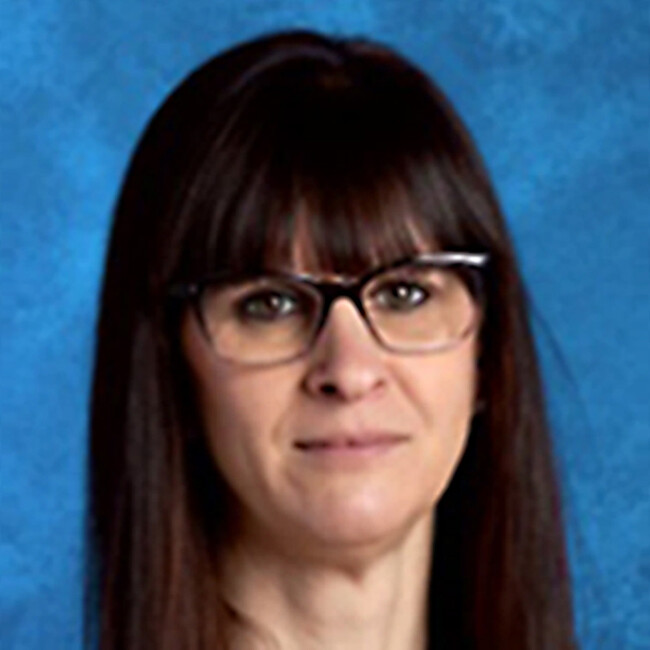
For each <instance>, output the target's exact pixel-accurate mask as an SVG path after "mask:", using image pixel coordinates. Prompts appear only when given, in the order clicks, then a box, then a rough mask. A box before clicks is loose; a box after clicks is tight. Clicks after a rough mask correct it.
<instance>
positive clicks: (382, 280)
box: [201, 264, 478, 363]
mask: <svg viewBox="0 0 650 650" xmlns="http://www.w3.org/2000/svg"><path fill="white" fill-rule="evenodd" d="M465 271H466V269H465ZM361 299H362V302H363V305H364V307H365V310H366V313H367V315H368V320H369V321H370V325H371V327H372V329H373V330H374V332H375V335H376V336H377V337H378V338H379V339H380V340H381V342H382V343H383V344H384V345H385V346H386V347H388V348H390V349H393V350H395V351H404V352H407V351H418V350H422V351H425V350H431V349H438V348H443V347H446V346H449V345H452V344H454V343H456V342H458V341H460V340H461V339H462V338H463V337H464V336H466V335H467V334H468V333H469V331H470V330H471V328H472V326H473V325H474V323H475V320H476V316H477V311H478V309H477V304H476V301H475V299H474V297H473V295H472V292H471V291H470V289H469V288H468V286H467V284H466V279H464V277H463V269H461V268H459V267H454V266H452V267H449V266H446V267H441V266H436V265H434V264H428V265H421V264H419V265H404V266H401V267H398V268H396V269H392V270H388V271H385V272H384V273H382V274H380V275H377V276H375V277H374V278H373V279H372V280H371V281H370V282H368V283H367V284H366V285H365V286H364V288H363V290H362V294H361ZM322 304H323V300H322V297H321V294H320V292H319V291H318V290H317V289H315V288H314V287H312V286H310V285H309V284H307V283H303V282H299V281H294V280H290V279H285V278H278V277H274V276H260V277H257V278H253V279H245V280H238V281H230V282H227V283H220V284H213V285H210V286H209V287H207V288H206V289H205V290H204V292H203V296H202V300H201V315H202V320H203V323H204V325H205V327H206V329H207V333H208V336H209V338H210V340H211V342H212V344H213V346H214V348H215V351H216V352H217V354H219V355H221V356H223V357H226V358H230V359H234V360H238V361H242V362H251V363H264V362H272V361H279V360H282V359H288V358H291V357H293V356H297V355H299V354H300V353H302V352H304V351H305V350H306V349H307V348H308V347H309V346H310V344H311V343H312V341H313V338H314V335H315V333H316V328H317V326H318V323H319V322H320V318H321V310H322Z"/></svg>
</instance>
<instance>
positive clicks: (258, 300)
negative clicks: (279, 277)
mask: <svg viewBox="0 0 650 650" xmlns="http://www.w3.org/2000/svg"><path fill="white" fill-rule="evenodd" d="M298 304H299V300H298V298H297V297H296V296H294V295H292V294H290V293H288V292H282V291H278V290H266V291H257V292H256V293H253V294H250V295H248V296H245V297H244V298H241V299H240V300H239V301H238V303H237V309H236V311H237V313H238V314H239V315H240V316H241V317H242V318H244V319H249V320H262V321H272V320H277V319H278V318H281V317H284V316H287V315H291V313H293V311H295V308H296V306H297V305H298Z"/></svg>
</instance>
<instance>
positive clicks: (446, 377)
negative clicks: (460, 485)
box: [415, 346, 478, 498]
mask: <svg viewBox="0 0 650 650" xmlns="http://www.w3.org/2000/svg"><path fill="white" fill-rule="evenodd" d="M477 381H478V372H477V370H476V362H475V356H474V355H473V353H472V347H471V346H468V347H467V348H465V347H463V348H459V349H457V350H454V351H453V353H449V354H447V355H445V354H443V355H440V357H438V358H437V359H432V360H431V363H424V364H422V366H421V367H420V368H419V369H418V380H417V381H416V382H415V385H417V386H418V387H419V388H418V389H417V403H418V405H419V409H420V413H421V417H422V425H423V436H422V444H423V446H424V447H425V449H424V450H423V453H422V456H421V463H422V465H421V471H422V472H423V473H425V474H426V475H427V476H429V477H430V481H431V483H430V489H431V490H433V492H434V493H435V494H436V498H437V497H439V496H441V494H442V492H443V491H444V488H445V487H446V485H447V484H448V482H449V481H450V480H451V478H452V476H453V473H454V470H455V468H456V466H457V465H458V463H459V462H460V459H461V457H462V454H463V451H464V449H465V445H466V443H467V438H468V434H469V428H470V423H471V418H472V414H473V409H474V397H475V392H476V386H477Z"/></svg>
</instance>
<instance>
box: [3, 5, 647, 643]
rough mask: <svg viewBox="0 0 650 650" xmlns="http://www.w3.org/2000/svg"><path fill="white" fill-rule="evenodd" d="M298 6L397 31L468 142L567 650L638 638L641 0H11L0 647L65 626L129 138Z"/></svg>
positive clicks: (76, 571) (376, 32)
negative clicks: (493, 196)
mask: <svg viewBox="0 0 650 650" xmlns="http://www.w3.org/2000/svg"><path fill="white" fill-rule="evenodd" d="M296 27H306V28H315V29H319V30H323V31H326V32H328V33H334V34H341V35H346V36H350V35H361V36H368V37H370V38H374V39H377V40H380V41H383V42H385V43H387V44H389V45H392V46H394V47H395V48H396V49H398V50H399V51H400V52H402V53H403V54H405V55H406V56H407V57H410V58H411V59H413V60H414V61H415V62H416V63H417V64H419V65H420V66H421V67H423V68H424V69H425V70H426V71H427V72H428V73H430V74H431V75H432V76H433V78H434V79H435V80H436V81H437V82H438V83H439V84H440V85H441V87H442V88H443V89H444V90H445V91H446V93H447V94H448V95H449V97H450V98H451V100H452V102H453V103H454V104H455V106H456V107H457V108H458V110H459V112H460V114H461V115H462V116H463V117H464V119H465V121H466V123H467V124H468V126H469V128H470V130H471V132H472V133H473V135H474V136H475V138H476V141H477V143H478V145H479V148H480V149H481V151H482V152H483V154H484V157H485V159H486V162H487V166H488V168H489V169H490V171H491V173H492V176H493V179H494V182H495V185H496V188H497V190H498V192H499V195H500V198H501V200H502V204H503V207H504V210H505V213H506V216H507V219H508V223H509V225H510V228H511V231H512V234H513V237H514V240H515V245H516V249H517V253H518V255H519V259H520V263H521V267H522V272H523V275H524V279H525V282H526V283H527V286H528V288H529V291H530V294H531V297H532V300H533V313H532V321H533V327H534V330H535V334H536V337H537V338H536V340H537V344H538V348H539V352H540V355H541V360H542V367H543V371H544V379H545V384H546V389H547V395H548V401H549V405H550V411H551V416H552V423H553V434H554V440H555V445H556V450H557V455H558V463H559V467H560V476H561V480H562V490H563V498H564V503H565V508H566V513H567V519H568V522H567V525H568V540H569V551H570V559H571V567H570V568H571V572H572V576H573V580H574V584H575V594H574V602H575V608H576V618H577V628H578V636H579V640H580V643H581V647H582V648H584V650H597V649H598V650H600V649H603V650H648V648H650V481H649V480H648V476H649V474H650V435H649V434H650V424H649V422H650V407H649V401H650V399H649V398H650V394H649V386H650V371H649V370H648V366H649V363H648V362H649V360H650V357H649V354H648V353H649V348H650V344H649V339H648V329H649V326H650V307H649V303H650V301H649V299H648V296H649V295H650V253H649V251H650V228H649V221H648V220H649V214H648V199H649V198H650V197H649V196H648V194H649V192H648V188H649V187H650V174H649V163H648V160H649V151H648V132H649V131H648V127H649V124H648V106H649V105H650V91H649V81H648V80H649V78H650V12H649V11H648V5H647V2H646V1H645V0H598V1H597V2H593V1H590V0H527V1H525V2H524V1H523V0H496V1H494V2H485V1H483V0H455V1H454V2H445V1H442V0H440V1H437V0H328V1H327V2H325V1H322V2H315V1H311V2H308V1H307V0H266V1H260V0H237V1H235V0H193V1H192V2H185V1H184V0H157V1H156V2H153V1H151V2H138V1H133V0H110V2H109V1H108V0H93V2H89V1H85V2H83V1H82V2H79V1H78V0H77V1H73V0H40V2H38V3H33V2H25V1H24V0H5V1H4V2H2V4H1V6H0V137H1V140H0V142H1V144H2V149H1V153H2V155H1V156H0V187H1V194H0V395H1V396H2V398H1V400H2V403H1V408H0V439H1V448H0V647H1V648H3V650H42V649H43V648H47V649H48V650H72V649H74V648H79V647H80V646H81V620H82V619H81V602H82V584H83V564H82V560H83V540H82V522H83V512H84V505H85V490H86V485H85V480H86V477H85V459H86V448H87V417H88V400H89V386H90V379H91V359H92V352H93V345H94V339H93V337H94V324H95V319H96V314H97V304H98V290H99V286H100V279H101V272H102V265H103V258H104V253H105V246H106V243H107V234H108V228H109V220H110V214H111V210H112V208H113V204H114V201H115V198H116V195H117V192H118V188H119V185H120V181H121V178H122V176H123V174H124V172H125V168H126V165H127V161H128V157H129V155H130V153H131V151H132V149H133V147H134V144H135V141H136V138H137V137H138V135H139V134H140V133H141V131H142V129H143V127H144V125H145V123H146V122H147V120H148V119H149V117H150V116H151V114H152V112H153V111H154V110H155V109H156V107H157V106H158V105H159V104H160V103H161V101H162V100H163V98H164V97H165V96H166V95H167V93H169V92H170V90H171V89H172V88H173V87H174V86H175V85H176V84H177V83H178V82H179V81H180V80H181V79H182V78H183V77H184V76H185V75H186V74H187V73H188V72H189V71H190V70H192V69H193V68H195V67H196V66H197V65H198V64H200V63H201V62H203V61H204V60H205V59H206V58H207V57H209V56H211V55H213V54H215V53H216V52H218V51H220V50H222V49H224V48H226V47H228V46H230V45H232V44H234V43H235V42H239V41H242V40H244V39H247V38H250V37H253V36H255V35H258V34H261V33H264V32H269V31H273V30H277V29H286V28H296Z"/></svg>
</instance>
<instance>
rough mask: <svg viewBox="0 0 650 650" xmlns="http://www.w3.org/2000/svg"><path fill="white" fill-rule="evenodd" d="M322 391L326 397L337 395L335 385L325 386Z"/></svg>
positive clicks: (321, 388)
mask: <svg viewBox="0 0 650 650" xmlns="http://www.w3.org/2000/svg"><path fill="white" fill-rule="evenodd" d="M320 390H321V393H323V394H324V395H336V386H335V385H334V384H323V385H322V386H321V387H320Z"/></svg>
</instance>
